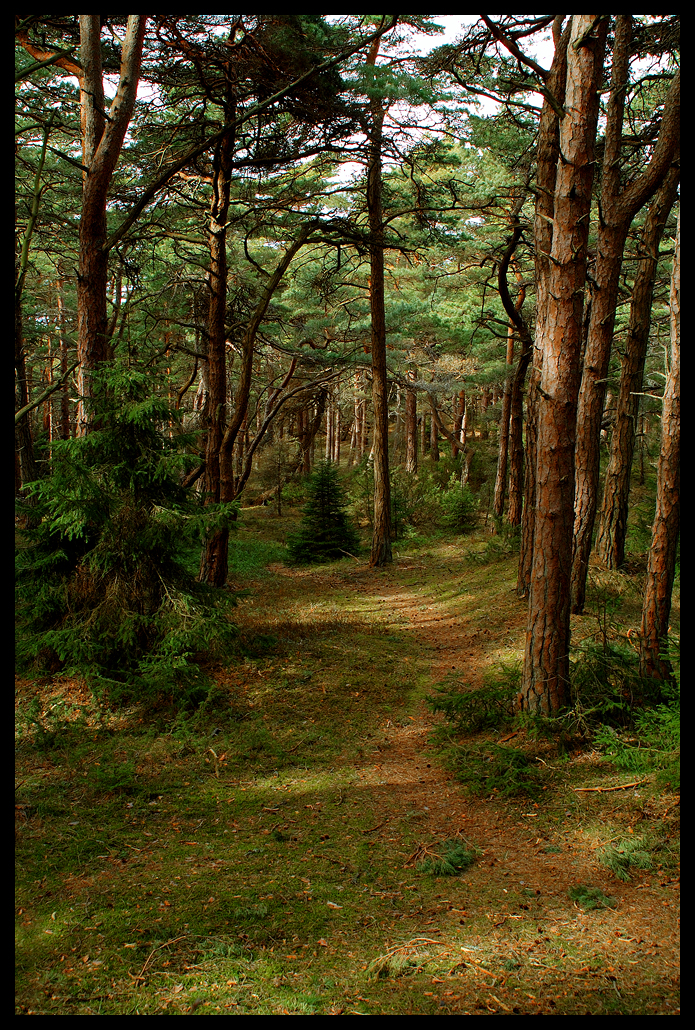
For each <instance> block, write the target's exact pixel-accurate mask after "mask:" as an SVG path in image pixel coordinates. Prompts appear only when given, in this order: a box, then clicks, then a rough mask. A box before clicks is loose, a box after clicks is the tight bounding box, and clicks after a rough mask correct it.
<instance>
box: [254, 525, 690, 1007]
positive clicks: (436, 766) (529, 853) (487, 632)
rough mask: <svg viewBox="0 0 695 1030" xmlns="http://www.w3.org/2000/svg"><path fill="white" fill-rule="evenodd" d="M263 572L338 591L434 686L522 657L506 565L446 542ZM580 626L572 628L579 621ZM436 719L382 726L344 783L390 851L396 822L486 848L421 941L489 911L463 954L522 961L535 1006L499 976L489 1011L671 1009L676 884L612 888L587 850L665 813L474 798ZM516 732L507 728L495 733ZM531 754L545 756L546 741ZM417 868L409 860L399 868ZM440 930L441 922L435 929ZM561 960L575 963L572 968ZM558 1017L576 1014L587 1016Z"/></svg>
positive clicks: (427, 837) (422, 706)
mask: <svg viewBox="0 0 695 1030" xmlns="http://www.w3.org/2000/svg"><path fill="white" fill-rule="evenodd" d="M273 571H274V572H275V573H276V574H277V575H278V576H279V578H280V579H287V578H289V579H290V580H292V581H294V582H295V583H298V582H300V583H302V585H303V586H302V593H303V594H305V595H306V593H308V592H312V593H313V592H314V591H318V592H319V593H320V594H321V596H322V597H323V598H324V599H326V600H327V598H328V596H329V595H330V592H331V590H333V591H336V592H338V593H341V594H343V595H345V594H347V596H348V598H350V597H352V605H351V604H350V601H349V600H348V601H347V603H345V602H341V606H342V610H343V611H345V608H346V607H347V608H348V609H350V608H352V611H353V612H354V614H355V615H356V616H359V617H362V618H364V617H365V616H366V617H367V618H373V619H377V620H378V621H379V622H381V623H382V624H383V625H384V626H385V627H386V628H387V629H388V630H389V631H391V632H396V633H398V634H400V635H402V636H404V637H406V638H410V639H411V641H412V650H413V651H414V652H415V653H416V654H418V655H419V656H420V660H421V661H422V662H423V663H426V665H427V666H428V668H429V677H430V679H431V682H432V684H433V685H436V684H438V683H441V682H442V681H445V680H446V679H447V677H449V678H450V677H452V676H453V677H455V678H456V679H457V680H458V681H459V682H465V683H467V684H468V685H469V686H472V687H477V686H480V685H481V683H482V679H483V676H484V674H485V672H486V671H487V670H489V669H491V668H492V667H493V666H494V665H495V664H496V663H498V662H500V661H503V660H507V661H508V660H509V659H510V658H517V659H519V658H521V656H522V655H523V641H524V634H525V628H526V605H525V602H522V601H520V600H519V599H518V598H517V597H516V594H515V591H514V584H513V577H514V576H515V572H516V569H515V564H514V563H512V564H511V565H510V563H509V562H507V563H505V564H501V565H499V566H494V565H493V566H492V568H482V570H480V569H477V570H475V571H474V572H473V574H472V573H471V567H470V565H468V566H467V565H466V564H465V562H464V561H463V560H462V555H461V554H460V552H457V550H456V547H455V545H445V544H441V545H440V546H439V547H438V548H437V550H436V552H435V553H433V554H431V555H425V556H424V557H423V556H422V555H421V556H420V560H418V561H413V560H412V559H409V558H407V557H405V558H402V559H397V560H396V562H395V563H394V565H393V566H392V567H391V568H387V569H370V568H368V567H365V566H364V565H356V566H352V567H348V568H347V569H341V570H340V571H339V572H332V573H330V574H326V572H325V571H323V570H321V571H319V570H313V569H306V568H303V569H293V568H287V567H282V566H279V565H278V566H274V567H273ZM574 621H575V623H576V625H575V631H578V632H579V633H580V635H581V620H580V619H575V620H574ZM584 632H588V631H587V630H585V631H584ZM404 660H405V662H407V661H408V658H407V657H405V659H404ZM411 660H413V659H411ZM441 721H442V718H441V716H439V715H436V714H434V713H433V712H432V711H431V709H430V708H429V707H428V705H427V704H426V702H425V701H424V700H420V701H419V703H418V704H417V707H416V708H415V709H414V714H412V715H409V716H408V717H407V719H405V720H403V719H396V720H394V721H392V720H390V719H387V720H386V722H385V724H384V726H383V732H382V736H381V740H380V743H379V745H378V747H379V753H378V756H377V758H376V759H375V760H373V761H370V762H365V763H357V764H356V765H355V770H354V776H355V782H356V783H357V784H359V787H360V790H361V791H363V792H365V794H366V795H368V796H369V800H370V808H373V809H374V810H375V811H377V812H379V813H381V814H382V816H383V818H382V819H381V820H380V821H379V822H378V823H377V825H376V826H375V832H379V833H381V834H385V835H386V834H387V835H388V837H389V840H391V841H392V842H393V843H395V844H396V846H397V845H398V826H399V824H401V825H402V823H403V822H404V821H407V822H409V823H410V825H412V824H413V822H416V823H417V827H418V836H419V838H420V839H421V844H422V846H423V848H427V847H428V846H429V847H433V848H435V850H436V845H437V844H438V843H441V842H442V841H445V840H448V839H451V838H453V837H461V838H462V839H463V840H464V841H467V842H472V843H474V844H475V845H476V846H477V847H479V848H480V849H481V850H482V855H481V857H480V860H479V861H478V862H477V863H476V864H475V865H474V866H473V867H472V868H471V869H469V870H468V871H467V872H466V874H465V875H464V876H463V877H460V878H453V879H449V880H444V881H441V882H442V884H443V885H445V886H443V891H444V893H443V894H442V895H441V897H443V898H445V899H446V901H443V902H442V907H441V908H440V909H438V910H437V909H433V910H432V911H430V912H429V913H428V919H427V921H426V923H425V924H424V929H423V932H427V933H430V934H435V935H437V934H439V933H441V932H442V927H444V925H445V923H447V922H450V921H452V920H453V921H458V922H460V923H461V924H464V923H465V922H467V918H466V917H467V916H468V914H469V913H472V912H473V911H475V910H476V908H478V907H479V906H480V905H483V906H484V905H485V904H487V905H488V906H489V908H490V910H489V911H486V913H485V915H486V919H485V928H484V930H483V931H482V932H478V933H476V934H475V935H474V936H473V937H470V938H468V941H467V943H468V946H469V947H471V948H472V949H473V954H477V955H479V956H480V955H483V956H488V957H495V956H496V957H497V959H500V957H502V958H504V961H505V962H506V963H507V967H506V968H509V969H512V968H515V967H516V965H517V960H518V964H524V963H530V964H531V966H533V967H534V974H535V985H534V986H533V989H534V990H535V991H537V996H536V998H535V999H534V995H532V994H530V993H529V992H528V991H526V992H525V995H526V997H525V1000H523V1001H522V1002H521V1003H522V1004H523V1005H525V1006H528V999H529V998H530V999H532V1000H535V1001H536V1002H537V1007H536V1008H533V1007H532V1008H530V1009H529V1008H527V1007H524V1008H521V1009H519V1007H518V1006H519V1003H520V995H519V991H517V990H515V989H513V988H511V987H509V988H508V989H507V988H506V987H505V984H506V981H505V978H504V977H502V978H501V980H500V979H499V978H498V980H497V981H496V982H495V983H493V985H492V986H494V987H495V994H494V995H492V994H491V995H490V999H491V1000H490V1002H489V1004H488V1006H487V1011H488V1012H491V1013H493V1012H494V1013H495V1014H500V1015H501V1014H511V1013H512V1012H515V1013H516V1012H519V1011H522V1012H537V1013H538V1014H541V1013H544V1014H553V1012H554V1007H555V1004H556V1003H555V1001H554V1000H553V995H554V994H557V992H560V993H561V994H562V995H574V996H576V998H577V999H581V998H582V997H583V996H584V994H585V992H588V993H591V992H596V991H599V992H601V991H602V990H603V989H604V988H605V987H606V986H608V988H609V989H610V990H612V991H615V995H616V1000H618V999H623V996H625V999H624V1000H627V997H628V996H629V995H630V994H634V993H636V994H638V995H640V996H643V997H645V996H652V997H653V998H654V999H655V1000H654V1010H655V1011H659V1012H661V1013H664V1012H669V1011H673V1012H674V1013H675V1012H676V1011H678V1009H677V1005H678V983H679V926H680V920H679V894H680V891H679V881H678V879H674V878H673V876H672V874H671V873H669V872H663V873H662V871H661V870H658V871H654V872H652V871H649V872H642V871H637V872H636V873H633V875H632V878H631V880H630V881H628V882H622V881H621V880H618V879H617V878H616V877H615V876H614V875H613V874H612V873H611V872H610V871H609V870H608V869H607V868H605V867H604V866H602V865H601V864H600V863H599V862H598V861H597V855H596V852H597V850H598V848H599V847H600V846H601V845H603V844H605V843H606V841H607V839H608V838H607V836H606V833H605V825H604V823H609V824H610V825H611V826H613V828H614V829H615V827H616V826H617V827H619V828H621V829H623V830H625V831H626V832H627V833H629V834H633V833H634V832H639V827H640V824H642V825H646V824H647V823H648V822H649V821H650V820H656V819H659V818H660V817H661V816H662V814H663V809H664V805H660V804H659V803H658V800H655V799H652V800H647V799H645V800H641V797H642V793H641V792H640V790H639V788H637V789H628V790H617V791H614V792H613V791H611V792H609V793H600V792H599V791H594V790H591V791H575V790H573V789H572V788H570V787H567V788H566V792H565V793H566V796H567V801H566V803H567V808H563V807H562V805H563V802H562V799H559V798H558V797H557V796H555V797H554V798H552V799H551V802H550V803H551V805H552V806H553V808H554V809H555V811H554V812H553V815H552V817H551V820H550V822H551V823H552V824H554V825H549V821H548V819H547V818H546V819H543V818H540V819H539V817H542V815H543V803H542V802H541V804H540V806H539V804H538V803H537V802H533V801H526V802H522V803H521V804H519V803H513V802H512V803H510V802H509V801H505V800H504V799H501V798H500V799H494V798H492V799H490V798H487V799H481V798H477V797H474V796H472V795H471V794H469V793H468V792H466V791H465V790H464V789H463V787H462V786H461V784H460V783H458V782H457V781H456V779H455V778H454V776H453V775H452V774H451V773H449V772H448V771H447V770H446V769H445V768H443V766H442V764H441V759H440V758H438V756H437V755H436V754H434V753H433V752H432V746H431V741H430V736H431V731H432V730H433V728H434V727H435V726H436V725H437V724H440V723H441ZM517 736H518V734H508V735H507V734H505V735H504V736H502V737H501V740H503V741H506V740H509V739H510V738H512V737H517ZM522 736H523V733H522ZM538 750H539V757H538V761H541V762H542V761H543V759H542V758H541V757H540V754H542V753H543V746H542V744H539V745H538ZM605 764H606V763H605V762H603V763H602V760H601V756H600V755H599V754H598V753H596V752H594V751H591V750H590V751H589V752H587V753H586V754H581V755H575V756H574V757H573V766H574V767H575V768H576V767H577V766H579V765H582V766H584V767H585V768H586V771H587V772H588V773H589V774H590V772H591V770H592V768H595V770H596V773H597V782H600V779H601V772H602V767H603V768H604V769H605ZM630 779H635V777H630V776H629V775H628V776H626V775H623V781H624V782H628V781H629V780H630ZM556 793H559V792H556ZM558 806H560V807H559V808H558ZM676 818H677V813H676ZM539 821H540V822H541V823H542V824H543V826H542V828H540V827H539ZM602 828H603V830H604V832H602ZM394 834H395V836H394ZM423 853H424V852H423ZM409 857H412V856H409ZM414 865H415V862H414V861H410V862H409V863H406V868H407V867H408V866H410V867H411V868H412V867H413V866H414ZM577 885H587V886H590V887H591V888H593V889H598V890H599V891H601V892H603V894H604V895H606V896H608V897H609V898H612V899H614V900H615V907H612V908H601V909H598V910H589V911H584V910H583V909H582V907H580V905H578V904H577V903H576V902H573V901H571V900H570V899H569V897H568V891H569V890H570V889H571V888H573V887H576V886H577ZM505 895H507V896H508V897H509V904H508V905H501V906H499V907H497V906H496V905H495V904H494V902H491V901H490V900H489V899H490V898H492V897H497V898H504V897H505ZM519 896H521V901H519ZM483 899H486V900H485V901H484V900H483ZM478 914H480V913H478ZM435 924H436V926H437V927H438V929H432V927H433V926H434V925H435ZM569 955H574V956H575V957H576V958H575V960H574V961H571V962H570V963H569V965H570V966H571V967H572V968H571V969H568V968H567V967H568V956H569ZM597 956H600V957H599V959H598V964H597ZM601 967H602V968H601ZM487 986H488V987H490V984H488V985H487ZM527 986H528V985H527ZM490 990H492V988H491V987H490ZM507 990H508V993H507ZM621 992H622V993H621ZM521 994H522V995H523V994H524V992H523V991H522V992H521ZM657 998H658V999H659V1000H658V1001H657V1000H656V999H657ZM580 1004H581V1003H580ZM482 1007H483V1006H482V1005H480V1004H479V1005H478V1008H482ZM609 1008H610V1006H609ZM560 1011H563V1010H558V1014H560ZM564 1011H569V1012H574V1013H576V1014H578V1013H579V1012H580V1011H581V1009H580V1008H574V1009H571V1008H570V1009H569V1010H564ZM585 1011H586V1013H587V1014H591V1013H592V1012H594V1011H595V1009H592V1008H591V1006H588V1007H587V1008H586V1010H585ZM617 1011H629V1009H627V1010H626V1009H622V1010H621V1009H618V1010H617ZM640 1011H642V1009H640Z"/></svg>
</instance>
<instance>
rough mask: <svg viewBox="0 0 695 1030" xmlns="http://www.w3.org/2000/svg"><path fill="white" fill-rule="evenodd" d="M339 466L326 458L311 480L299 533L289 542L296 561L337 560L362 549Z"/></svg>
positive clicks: (292, 555)
mask: <svg viewBox="0 0 695 1030" xmlns="http://www.w3.org/2000/svg"><path fill="white" fill-rule="evenodd" d="M346 509H347V502H346V499H345V494H344V492H343V488H342V485H341V483H340V478H339V475H338V469H337V467H336V466H335V465H334V464H332V462H330V461H322V462H320V463H319V464H318V465H317V466H316V469H315V470H314V472H313V474H312V476H311V478H310V480H309V500H308V501H307V503H306V504H305V505H304V508H303V509H302V514H303V516H304V517H303V519H302V522H301V525H300V527H299V532H298V533H296V534H295V535H294V536H292V537H290V539H289V540H288V543H287V549H288V552H289V559H290V561H292V562H297V563H300V564H301V563H306V564H311V563H312V562H323V561H334V560H335V559H336V558H342V557H344V556H345V555H346V554H356V553H357V552H358V551H359V549H360V541H359V536H358V533H357V530H356V529H355V527H354V526H353V525H352V524H351V522H350V519H349V516H348V514H347V510H346Z"/></svg>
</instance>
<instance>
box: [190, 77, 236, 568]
mask: <svg viewBox="0 0 695 1030" xmlns="http://www.w3.org/2000/svg"><path fill="white" fill-rule="evenodd" d="M235 110H236V105H235V102H234V99H233V97H232V95H231V89H229V88H228V94H227V104H226V107H225V120H226V121H227V122H229V123H231V122H233V121H234V116H235ZM234 149H235V134H234V132H229V133H227V135H225V136H223V137H222V139H221V140H220V142H219V143H218V144H217V146H216V147H215V151H214V155H213V197H212V203H211V209H210V233H209V247H210V272H209V276H208V285H209V290H210V302H209V312H208V361H207V366H208V391H209V393H208V404H207V408H206V422H207V426H206V428H207V440H206V445H205V484H204V490H205V504H206V505H210V504H218V503H219V501H220V500H221V483H220V451H221V448H222V438H223V434H224V431H225V423H226V413H227V348H226V332H225V315H226V312H227V214H228V211H229V196H230V190H231V175H232V157H233V155H234ZM245 413H246V409H244V414H245ZM242 419H243V415H242ZM228 549H229V530H228V529H226V528H224V529H219V530H217V531H216V532H214V533H212V534H210V535H209V536H208V537H207V539H206V540H205V544H204V546H203V549H202V552H201V556H200V579H201V581H202V582H205V583H210V584H211V585H213V586H218V587H221V586H224V584H225V583H226V581H227V560H228Z"/></svg>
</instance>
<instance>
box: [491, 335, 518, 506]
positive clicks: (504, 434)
mask: <svg viewBox="0 0 695 1030" xmlns="http://www.w3.org/2000/svg"><path fill="white" fill-rule="evenodd" d="M506 364H507V375H506V376H505V380H504V392H503V394H502V412H501V415H500V428H499V449H498V452H497V473H496V475H495V492H494V496H493V500H492V511H493V514H494V515H496V516H497V518H498V519H501V518H502V515H503V514H504V498H505V494H506V492H507V456H508V453H509V423H510V418H511V411H512V367H513V365H514V327H513V325H511V324H510V325H509V327H508V329H507V354H506Z"/></svg>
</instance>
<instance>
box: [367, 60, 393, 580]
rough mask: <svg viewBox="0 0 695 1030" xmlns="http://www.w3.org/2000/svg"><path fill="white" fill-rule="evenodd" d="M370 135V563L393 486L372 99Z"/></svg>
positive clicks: (386, 555)
mask: <svg viewBox="0 0 695 1030" xmlns="http://www.w3.org/2000/svg"><path fill="white" fill-rule="evenodd" d="M378 47H379V41H378V40H377V41H376V43H375V44H374V45H373V46H372V48H371V50H370V53H369V57H368V60H367V63H368V64H372V65H373V64H375V63H376V56H377V53H378ZM370 106H371V116H372V117H371V130H370V131H371V138H370V143H369V169H368V178H367V208H368V212H369V266H370V290H369V300H370V310H371V323H372V336H371V339H372V402H373V406H374V443H373V446H372V451H373V454H374V528H373V536H372V553H371V558H370V565H371V566H372V567H375V566H377V567H378V566H381V565H386V564H389V563H390V562H391V561H393V556H392V553H391V486H390V483H389V423H388V376H387V368H386V311H385V304H384V222H383V214H382V200H381V188H382V168H381V161H382V158H381V147H382V129H383V124H384V113H385V111H384V108H383V107H382V106H381V102H380V101H379V99H378V98H376V97H375V98H373V99H372V101H371V104H370Z"/></svg>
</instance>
